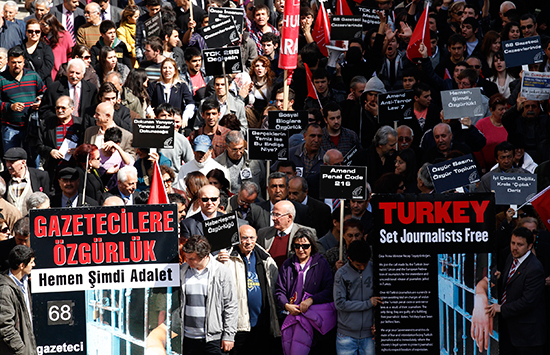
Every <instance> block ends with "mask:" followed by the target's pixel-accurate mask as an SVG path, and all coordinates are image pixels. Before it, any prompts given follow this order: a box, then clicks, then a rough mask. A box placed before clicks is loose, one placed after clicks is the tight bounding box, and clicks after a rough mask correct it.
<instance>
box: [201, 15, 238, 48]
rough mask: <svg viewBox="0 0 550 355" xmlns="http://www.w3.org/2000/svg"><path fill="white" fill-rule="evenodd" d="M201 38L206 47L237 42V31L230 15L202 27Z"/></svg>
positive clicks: (222, 45) (223, 45)
mask: <svg viewBox="0 0 550 355" xmlns="http://www.w3.org/2000/svg"><path fill="white" fill-rule="evenodd" d="M202 32H203V38H204V40H205V42H206V44H207V45H208V48H219V47H225V46H228V45H231V44H233V43H237V42H238V41H239V39H240V37H239V31H238V28H237V26H236V25H235V21H234V20H233V18H232V17H229V18H226V19H224V20H222V21H219V22H216V23H212V24H210V25H208V26H206V27H203V29H202Z"/></svg>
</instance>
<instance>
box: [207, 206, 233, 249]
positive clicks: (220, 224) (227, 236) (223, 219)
mask: <svg viewBox="0 0 550 355" xmlns="http://www.w3.org/2000/svg"><path fill="white" fill-rule="evenodd" d="M202 228H203V231H204V236H205V237H206V238H207V239H208V242H210V246H211V249H212V251H216V250H221V249H225V248H229V247H231V246H233V245H239V244H240V242H241V238H240V236H239V225H238V220H237V213H236V212H235V213H233V214H226V215H224V216H220V217H216V218H212V219H209V220H207V221H204V222H202Z"/></svg>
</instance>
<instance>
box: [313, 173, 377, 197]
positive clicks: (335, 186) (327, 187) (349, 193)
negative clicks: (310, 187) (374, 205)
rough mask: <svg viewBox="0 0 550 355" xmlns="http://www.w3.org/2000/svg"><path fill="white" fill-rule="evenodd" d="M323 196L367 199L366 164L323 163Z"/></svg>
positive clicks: (321, 185) (321, 194) (321, 182)
mask: <svg viewBox="0 0 550 355" xmlns="http://www.w3.org/2000/svg"><path fill="white" fill-rule="evenodd" d="M319 192H320V194H319V195H320V197H321V198H341V199H346V200H366V199H367V167H366V166H330V165H321V180H320V187H319Z"/></svg>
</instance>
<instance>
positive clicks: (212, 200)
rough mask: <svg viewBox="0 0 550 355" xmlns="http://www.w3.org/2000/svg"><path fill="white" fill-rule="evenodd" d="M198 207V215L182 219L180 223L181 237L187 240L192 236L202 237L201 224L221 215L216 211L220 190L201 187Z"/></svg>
mask: <svg viewBox="0 0 550 355" xmlns="http://www.w3.org/2000/svg"><path fill="white" fill-rule="evenodd" d="M199 206H200V208H201V211H200V212H199V213H196V214H194V215H192V216H191V217H188V218H186V219H184V220H183V222H182V223H181V227H182V229H181V236H184V237H186V238H189V237H191V236H192V235H204V232H203V229H202V222H204V221H206V220H209V219H211V218H214V217H219V216H222V215H223V213H221V212H219V211H218V207H219V206H220V190H218V189H217V188H216V187H215V186H212V185H206V186H203V187H201V189H200V190H199Z"/></svg>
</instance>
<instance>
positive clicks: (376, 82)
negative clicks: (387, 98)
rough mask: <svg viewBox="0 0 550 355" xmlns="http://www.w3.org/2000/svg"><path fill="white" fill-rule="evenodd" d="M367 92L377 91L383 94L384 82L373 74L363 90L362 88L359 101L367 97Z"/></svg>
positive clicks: (384, 91) (384, 89)
mask: <svg viewBox="0 0 550 355" xmlns="http://www.w3.org/2000/svg"><path fill="white" fill-rule="evenodd" d="M369 92H377V93H379V94H385V93H386V87H385V86H384V83H383V82H382V80H380V79H378V77H376V76H373V77H372V78H370V79H369V81H367V85H365V90H363V93H362V94H361V102H362V103H363V102H365V100H366V99H367V93H369Z"/></svg>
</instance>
